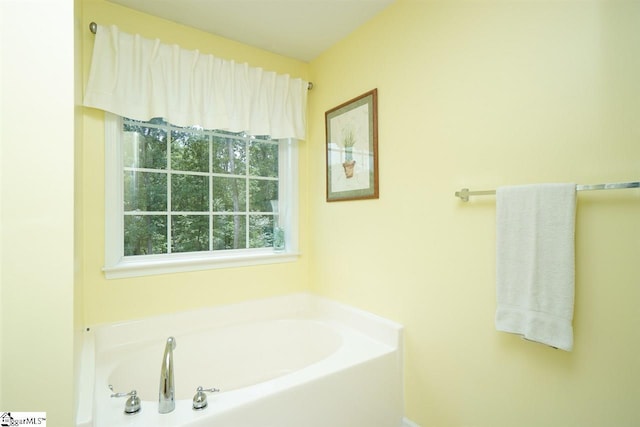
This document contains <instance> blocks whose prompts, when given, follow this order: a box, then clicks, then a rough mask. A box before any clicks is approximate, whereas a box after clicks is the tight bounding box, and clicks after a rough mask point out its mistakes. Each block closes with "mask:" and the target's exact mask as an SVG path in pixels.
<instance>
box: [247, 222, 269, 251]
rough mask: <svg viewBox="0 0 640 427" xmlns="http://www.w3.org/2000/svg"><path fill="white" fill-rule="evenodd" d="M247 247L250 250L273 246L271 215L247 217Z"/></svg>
mask: <svg viewBox="0 0 640 427" xmlns="http://www.w3.org/2000/svg"><path fill="white" fill-rule="evenodd" d="M249 245H250V247H252V248H266V247H269V246H273V216H272V215H251V216H250V217H249Z"/></svg>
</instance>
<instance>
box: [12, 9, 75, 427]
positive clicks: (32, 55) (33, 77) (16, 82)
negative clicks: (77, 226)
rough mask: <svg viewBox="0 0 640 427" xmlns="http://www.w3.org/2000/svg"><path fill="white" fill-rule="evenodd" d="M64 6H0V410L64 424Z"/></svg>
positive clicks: (70, 128)
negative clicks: (43, 414) (39, 414)
mask: <svg viewBox="0 0 640 427" xmlns="http://www.w3.org/2000/svg"><path fill="white" fill-rule="evenodd" d="M74 6H75V5H74V2H73V1H69V0H46V1H45V0H36V1H30V2H24V1H2V2H0V39H1V41H2V48H1V49H0V54H1V56H2V61H1V62H2V78H1V79H0V94H1V95H2V98H1V107H2V111H1V112H0V121H1V125H0V140H1V145H0V152H1V155H2V157H1V165H0V174H1V178H0V194H1V195H2V203H1V207H2V209H1V211H0V232H1V234H0V287H1V293H2V301H1V305H0V316H1V317H2V320H1V321H0V327H1V329H0V339H1V342H0V354H1V355H0V361H1V362H2V364H1V366H0V378H1V380H0V410H2V411H15V412H21V411H38V412H46V413H47V421H49V425H52V426H71V425H73V419H74V414H73V412H74V411H73V407H74V399H73V396H74V393H73V390H74V386H73V384H74V381H73V378H74V370H73V366H74V365H73V362H74V353H73V352H74V327H77V323H76V322H77V319H75V318H74V313H75V312H76V308H77V305H76V304H79V302H78V301H74V291H75V289H74V239H73V236H74V71H75V70H74V22H73V16H74Z"/></svg>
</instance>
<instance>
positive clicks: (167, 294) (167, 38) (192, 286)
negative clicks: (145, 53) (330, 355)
mask: <svg viewBox="0 0 640 427" xmlns="http://www.w3.org/2000/svg"><path fill="white" fill-rule="evenodd" d="M83 21H84V22H83V26H84V28H85V29H86V31H85V33H84V46H85V47H84V54H83V60H84V65H85V70H84V73H85V76H84V82H86V80H87V76H88V69H89V64H90V60H91V53H92V48H93V40H92V38H93V37H94V36H93V35H92V34H91V33H90V32H89V30H88V27H89V23H90V22H91V21H95V22H97V23H99V24H101V25H111V24H115V25H117V26H118V27H119V28H120V29H121V30H122V31H126V32H129V33H138V34H141V35H142V36H144V37H147V38H159V39H160V40H162V42H164V43H176V44H179V45H180V46H182V47H184V48H186V49H199V50H200V51H201V52H203V53H209V54H213V55H216V56H217V57H220V58H224V59H233V60H235V61H237V62H247V63H249V65H251V66H255V67H262V68H264V69H266V70H271V71H276V72H278V73H282V74H285V73H286V74H290V75H292V76H294V77H301V78H304V79H306V78H308V64H306V63H303V62H300V61H296V60H293V59H290V58H285V57H282V56H279V55H275V54H271V53H269V52H266V51H263V50H260V49H256V48H252V47H249V46H246V45H243V44H240V43H237V42H233V41H230V40H227V39H224V38H221V37H217V36H213V35H211V34H208V33H204V32H201V31H198V30H194V29H192V28H188V27H184V26H181V25H178V24H175V23H172V22H169V21H165V20H162V19H158V18H155V17H152V16H149V15H146V14H142V13H138V12H136V11H133V10H131V9H128V8H124V7H121V6H118V5H115V4H112V3H108V2H106V1H104V0H84V2H83ZM83 125H84V144H83V146H82V150H83V153H82V168H83V170H82V172H81V173H82V177H83V179H82V187H83V190H82V196H81V198H80V199H81V200H80V201H79V202H80V203H81V204H82V206H83V219H84V223H83V227H82V230H83V234H84V236H83V238H82V239H83V245H84V248H86V249H87V250H85V251H84V259H83V264H82V266H83V279H84V280H83V281H84V311H85V321H86V323H87V324H94V323H101V322H108V321H114V320H122V319H131V318H139V317H144V316H149V315H154V314H159V313H166V312H173V311H180V310H188V309H192V308H196V307H201V306H211V305H218V304H225V303H232V302H236V301H240V300H244V299H252V298H260V297H265V296H271V295H276V294H283V293H290V292H298V291H302V290H306V289H308V280H307V279H306V278H307V271H308V254H307V253H306V251H305V242H306V237H305V235H304V234H303V233H301V241H300V247H301V249H302V256H301V258H300V260H299V261H297V262H294V263H284V264H273V265H267V266H256V267H250V268H234V269H220V270H211V271H205V272H194V273H184V274H167V275H159V276H150V277H143V278H132V279H117V280H116V279H114V280H106V279H105V278H104V275H103V273H102V271H101V269H102V266H103V264H104V115H103V113H102V112H100V111H97V110H93V109H88V108H87V109H85V114H84V120H83ZM306 145H307V144H306V142H302V143H301V144H300V148H301V149H300V153H299V154H300V160H301V162H300V170H301V171H303V172H301V180H300V187H301V188H305V187H306V180H305V179H306V176H307V175H306V172H305V170H306ZM306 205H307V202H306V195H305V193H304V192H301V195H300V214H301V228H303V227H305V224H306V219H305V218H306V217H305V216H306V212H307V210H306ZM89 248H90V249H89Z"/></svg>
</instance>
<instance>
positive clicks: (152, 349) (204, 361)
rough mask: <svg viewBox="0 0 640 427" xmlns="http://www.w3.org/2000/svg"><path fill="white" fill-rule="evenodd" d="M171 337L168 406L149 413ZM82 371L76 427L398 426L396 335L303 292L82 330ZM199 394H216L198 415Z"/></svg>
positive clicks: (395, 328)
mask: <svg viewBox="0 0 640 427" xmlns="http://www.w3.org/2000/svg"><path fill="white" fill-rule="evenodd" d="M169 336H173V337H175V339H176V344H177V345H176V348H175V350H174V372H175V374H174V375H175V383H176V387H175V396H176V407H175V410H174V411H173V412H170V413H168V414H159V413H158V387H159V381H160V365H161V360H162V354H163V351H164V346H165V342H166V339H167V337H169ZM80 363H81V367H80V370H81V373H80V384H79V401H78V405H77V406H78V412H77V424H76V425H77V427H90V426H92V427H119V426H127V427H164V426H166V427H169V426H185V427H186V426H189V427H204V426H207V427H328V426H331V427H400V426H402V425H403V417H402V415H403V397H402V327H401V325H399V324H397V323H394V322H391V321H389V320H386V319H383V318H381V317H378V316H375V315H373V314H371V313H367V312H364V311H362V310H358V309H355V308H353V307H349V306H345V305H342V304H338V303H335V302H332V301H329V300H327V299H323V298H319V297H317V296H313V295H310V294H295V295H287V296H282V297H275V298H269V299H265V300H259V301H250V302H244V303H240V304H234V305H229V306H223V307H215V308H209V309H203V310H196V311H190V312H184V313H177V314H171V315H164V316H159V317H155V318H148V319H140V320H135V321H129V322H124V323H115V324H108V325H98V326H94V327H89V328H87V330H86V331H85V333H84V343H83V350H82V357H81V362H80ZM109 385H111V386H112V387H113V390H114V391H116V392H129V391H131V390H136V391H137V394H138V396H139V397H140V399H141V401H142V402H141V406H142V409H141V411H140V412H138V413H137V414H133V415H127V414H125V413H124V404H125V400H126V398H112V397H110V396H111V394H112V393H113V392H112V391H111V390H110V388H109ZM198 386H202V387H203V388H205V389H208V388H217V389H219V390H220V392H217V393H210V394H208V399H207V400H208V406H207V407H206V408H205V409H203V410H199V411H196V410H193V409H192V398H193V396H194V394H195V393H196V389H197V387H198Z"/></svg>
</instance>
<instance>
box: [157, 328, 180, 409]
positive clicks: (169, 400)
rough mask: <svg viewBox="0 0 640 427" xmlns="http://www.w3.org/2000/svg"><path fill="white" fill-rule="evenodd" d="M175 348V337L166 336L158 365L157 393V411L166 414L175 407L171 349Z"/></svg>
mask: <svg viewBox="0 0 640 427" xmlns="http://www.w3.org/2000/svg"><path fill="white" fill-rule="evenodd" d="M175 348H176V339H175V338H174V337H169V338H167V344H166V345H165V346H164V356H162V366H161V367H160V391H159V393H158V412H160V413H161V414H168V413H169V412H171V411H173V410H174V409H175V408H176V399H175V390H176V386H175V382H174V379H173V350H175Z"/></svg>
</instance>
